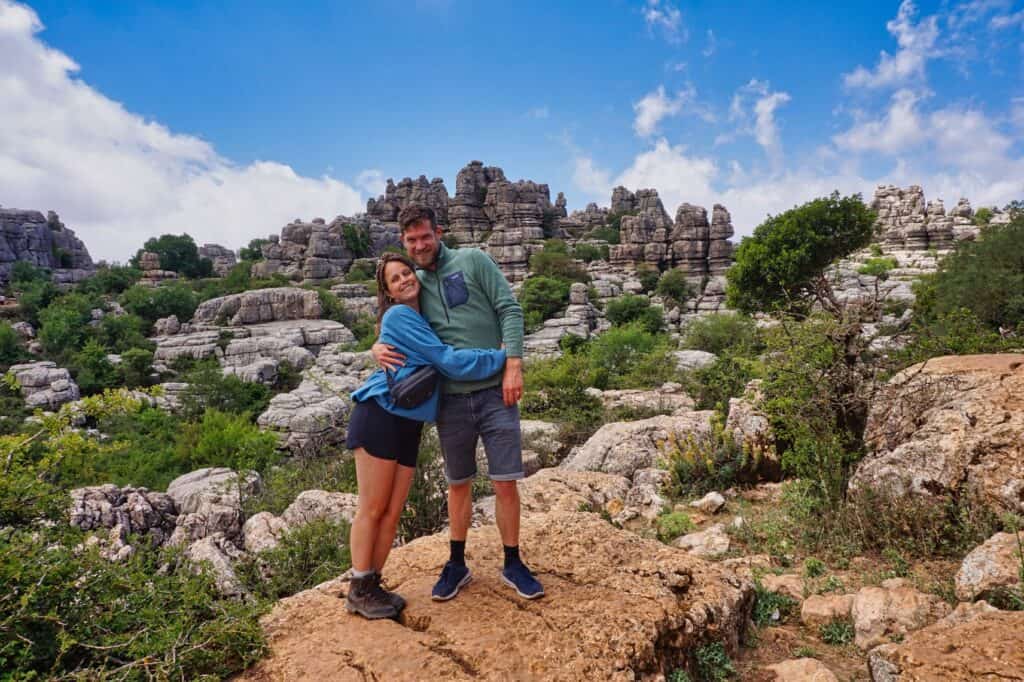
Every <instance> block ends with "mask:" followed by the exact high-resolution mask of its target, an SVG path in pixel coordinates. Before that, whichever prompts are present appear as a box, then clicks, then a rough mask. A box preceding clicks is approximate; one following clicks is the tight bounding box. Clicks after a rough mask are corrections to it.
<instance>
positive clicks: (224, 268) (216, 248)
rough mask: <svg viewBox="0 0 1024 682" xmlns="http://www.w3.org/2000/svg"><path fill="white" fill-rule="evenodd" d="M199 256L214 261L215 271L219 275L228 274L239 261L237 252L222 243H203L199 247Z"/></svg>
mask: <svg viewBox="0 0 1024 682" xmlns="http://www.w3.org/2000/svg"><path fill="white" fill-rule="evenodd" d="M199 257H200V258H205V259H207V260H209V261H210V262H211V263H213V272H214V274H216V275H217V276H218V277H224V276H226V275H227V274H228V273H229V272H230V271H231V268H233V267H235V265H236V264H237V263H238V260H237V259H236V258H235V252H234V251H232V250H231V249H229V248H226V247H223V246H221V245H220V244H203V245H202V246H200V247H199Z"/></svg>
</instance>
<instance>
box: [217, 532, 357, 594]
mask: <svg viewBox="0 0 1024 682" xmlns="http://www.w3.org/2000/svg"><path fill="white" fill-rule="evenodd" d="M348 536H349V526H348V524H347V523H345V522H337V523H334V522H331V521H326V520H318V521H313V522H311V523H307V524H305V525H302V526H299V527H298V528H296V529H294V530H291V531H289V532H288V533H286V534H285V535H284V536H283V537H282V538H281V540H280V543H279V544H278V545H277V546H276V547H274V548H273V549H266V550H263V551H262V552H259V553H258V554H256V555H255V556H252V555H250V556H247V557H246V558H244V559H243V560H242V561H241V562H239V564H238V565H237V566H236V567H235V573H236V575H237V576H238V578H239V580H240V581H241V583H242V585H244V586H245V588H246V589H247V590H248V591H249V592H250V593H252V594H253V595H255V596H256V597H257V598H259V599H262V600H272V601H276V600H278V599H282V598H284V597H289V596H291V595H293V594H295V593H297V592H301V591H302V590H307V589H309V588H311V587H315V586H316V585H319V584H320V583H322V582H326V581H327V580H330V579H331V578H335V577H337V576H338V575H340V574H342V573H344V572H345V571H347V570H348V569H349V567H350V566H351V565H352V557H351V555H350V553H349V549H348Z"/></svg>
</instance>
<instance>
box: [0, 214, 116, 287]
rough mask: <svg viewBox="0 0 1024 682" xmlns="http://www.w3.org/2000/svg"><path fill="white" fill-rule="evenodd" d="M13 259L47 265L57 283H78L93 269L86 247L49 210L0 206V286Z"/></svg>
mask: <svg viewBox="0 0 1024 682" xmlns="http://www.w3.org/2000/svg"><path fill="white" fill-rule="evenodd" d="M17 261H24V262H26V263H31V264H32V265H35V266H36V267H40V268H47V269H49V270H50V271H51V272H52V275H53V279H54V281H55V282H57V283H58V284H72V283H75V282H80V281H82V280H83V279H85V278H86V277H88V276H89V275H91V274H92V273H93V272H95V270H96V266H95V265H94V264H93V262H92V258H91V257H90V256H89V250H88V249H86V248H85V244H84V243H83V242H82V240H81V239H79V238H78V237H77V236H76V235H75V233H74V231H73V230H70V229H68V228H67V227H65V226H64V223H62V222H61V221H60V218H59V217H58V216H57V214H56V213H54V212H53V211H48V212H47V214H46V215H45V216H44V215H43V214H42V213H40V212H39V211H30V210H22V209H17V208H0V285H3V284H5V283H6V282H7V281H8V280H9V279H10V274H11V269H12V268H13V267H14V264H15V263H16V262H17Z"/></svg>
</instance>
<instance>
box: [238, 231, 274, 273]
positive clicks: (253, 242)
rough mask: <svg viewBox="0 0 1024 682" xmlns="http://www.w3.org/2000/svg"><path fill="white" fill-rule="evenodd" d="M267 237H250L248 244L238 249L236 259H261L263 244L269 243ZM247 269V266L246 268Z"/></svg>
mask: <svg viewBox="0 0 1024 682" xmlns="http://www.w3.org/2000/svg"><path fill="white" fill-rule="evenodd" d="M269 243H270V240H269V239H259V238H257V239H250V240H249V245H248V246H243V247H242V248H241V249H239V250H238V259H239V260H247V261H258V260H263V245H264V244H269ZM246 269H247V270H248V268H246Z"/></svg>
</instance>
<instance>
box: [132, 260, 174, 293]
mask: <svg viewBox="0 0 1024 682" xmlns="http://www.w3.org/2000/svg"><path fill="white" fill-rule="evenodd" d="M139 270H142V279H140V280H139V284H145V285H148V286H151V287H152V286H157V285H158V284H160V283H161V282H164V281H167V280H169V279H177V278H178V273H176V272H174V271H173V270H161V269H160V254H158V253H154V252H152V251H143V252H142V253H141V254H139Z"/></svg>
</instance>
